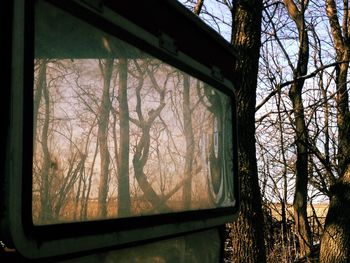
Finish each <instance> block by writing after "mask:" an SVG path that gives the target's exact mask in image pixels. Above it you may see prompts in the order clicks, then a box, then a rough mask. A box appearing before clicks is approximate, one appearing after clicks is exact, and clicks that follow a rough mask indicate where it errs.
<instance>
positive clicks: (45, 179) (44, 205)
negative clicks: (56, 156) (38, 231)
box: [34, 62, 56, 223]
mask: <svg viewBox="0 0 350 263" xmlns="http://www.w3.org/2000/svg"><path fill="white" fill-rule="evenodd" d="M39 74H40V75H39V80H40V81H39V83H38V85H40V86H38V87H37V90H36V94H35V95H36V96H35V102H37V103H38V104H37V107H39V104H40V97H39V93H40V95H41V92H42V94H43V96H44V123H43V127H42V131H41V147H42V153H43V164H42V170H41V187H40V216H39V222H40V223H47V222H48V221H49V220H50V216H51V202H50V191H49V190H50V188H49V172H50V169H55V168H56V167H55V164H54V163H51V156H50V152H49V147H48V133H49V122H50V95H49V91H48V87H47V83H46V63H45V62H43V63H42V64H41V66H40V69H39ZM37 109H38V108H36V107H34V114H36V116H34V117H37ZM35 121H37V118H36V120H35ZM35 134H36V132H35V133H34V135H35Z"/></svg>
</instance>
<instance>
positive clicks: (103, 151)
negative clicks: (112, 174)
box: [97, 59, 113, 218]
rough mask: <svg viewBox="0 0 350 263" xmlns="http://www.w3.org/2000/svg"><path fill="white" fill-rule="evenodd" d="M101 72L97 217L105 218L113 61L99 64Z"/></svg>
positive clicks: (107, 60) (108, 60)
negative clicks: (99, 164)
mask: <svg viewBox="0 0 350 263" xmlns="http://www.w3.org/2000/svg"><path fill="white" fill-rule="evenodd" d="M100 67H101V72H102V74H103V94H102V98H101V104H100V109H99V119H98V135H97V136H98V142H99V146H100V160H101V166H100V167H101V172H100V183H99V188H98V217H99V218H106V217H107V195H108V178H109V162H110V159H109V158H110V156H109V151H108V143H107V141H108V123H109V113H110V109H111V101H110V97H109V87H110V82H111V77H112V71H113V59H106V60H104V61H103V62H100Z"/></svg>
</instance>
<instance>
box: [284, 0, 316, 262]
mask: <svg viewBox="0 0 350 263" xmlns="http://www.w3.org/2000/svg"><path fill="white" fill-rule="evenodd" d="M284 4H285V6H286V8H287V11H288V13H289V16H290V17H291V18H292V19H293V21H294V22H295V24H296V26H297V29H298V35H299V53H298V61H297V65H296V67H295V68H294V69H293V78H294V80H295V81H294V83H293V84H292V85H291V87H290V89H289V98H290V100H291V101H292V104H293V112H294V125H295V143H296V147H297V160H296V173H295V177H296V178H295V192H294V202H293V207H294V221H295V229H296V232H297V236H298V240H299V246H300V247H299V252H300V257H301V258H305V257H306V260H307V261H309V259H308V258H307V257H308V256H309V255H310V253H311V248H312V240H311V230H310V225H309V222H308V219H307V194H308V177H309V175H308V172H309V171H308V149H307V142H308V141H307V140H308V130H307V127H306V124H305V116H304V106H303V99H302V95H301V94H302V90H303V87H304V80H297V79H298V78H300V77H302V76H304V75H306V74H307V66H308V61H309V38H308V35H307V31H306V24H305V18H304V13H305V9H306V6H305V5H304V3H303V2H302V3H301V5H300V6H301V7H300V10H299V9H298V7H297V6H296V4H295V3H294V1H293V0H284Z"/></svg>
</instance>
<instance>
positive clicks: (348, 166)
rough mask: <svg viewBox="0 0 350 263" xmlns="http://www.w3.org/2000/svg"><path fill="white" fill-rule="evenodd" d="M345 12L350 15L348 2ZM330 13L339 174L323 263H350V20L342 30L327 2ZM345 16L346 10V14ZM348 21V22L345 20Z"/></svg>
mask: <svg viewBox="0 0 350 263" xmlns="http://www.w3.org/2000/svg"><path fill="white" fill-rule="evenodd" d="M344 5H346V6H344V10H345V11H344V12H349V11H348V9H349V7H348V6H347V5H348V3H347V1H344ZM326 11H327V16H328V19H329V23H330V26H331V29H332V37H333V42H334V48H335V51H336V61H337V62H339V65H338V66H337V67H336V88H337V100H336V102H337V126H338V174H339V179H338V180H337V181H336V183H335V184H334V185H333V186H331V188H330V190H331V191H330V192H331V202H330V206H329V210H328V214H327V218H326V224H325V229H324V234H323V236H322V240H321V249H320V263H345V262H350V111H349V93H348V90H347V75H348V67H349V63H348V62H347V61H348V60H349V58H350V44H349V33H350V32H349V30H343V32H342V29H348V28H349V19H347V20H344V21H343V25H344V26H343V28H342V27H340V24H339V20H338V13H337V6H336V3H335V1H334V0H327V1H326ZM342 12H343V10H342ZM344 19H345V18H344Z"/></svg>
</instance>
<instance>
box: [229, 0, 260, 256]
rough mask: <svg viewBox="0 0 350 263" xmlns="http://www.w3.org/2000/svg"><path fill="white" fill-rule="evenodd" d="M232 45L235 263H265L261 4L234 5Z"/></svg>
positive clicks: (246, 0)
mask: <svg viewBox="0 0 350 263" xmlns="http://www.w3.org/2000/svg"><path fill="white" fill-rule="evenodd" d="M232 4H233V10H232V21H233V31H232V44H233V46H234V48H235V49H236V51H237V54H238V59H237V63H236V66H235V68H234V74H235V79H234V81H235V86H236V89H237V103H238V104H237V106H238V121H237V122H238V133H239V138H238V147H239V148H238V152H239V176H240V188H241V209H240V214H239V218H238V220H237V221H236V222H234V223H233V227H232V232H231V234H230V235H231V236H232V247H233V255H234V257H233V262H239V263H253V262H254V263H255V262H256V263H263V262H266V251H265V244H264V218H263V213H262V202H261V193H260V189H259V180H258V172H257V162H256V155H255V154H256V148H255V103H256V87H257V74H258V62H259V51H260V36H261V29H260V28H261V15H262V1H249V0H239V1H233V2H232Z"/></svg>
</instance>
